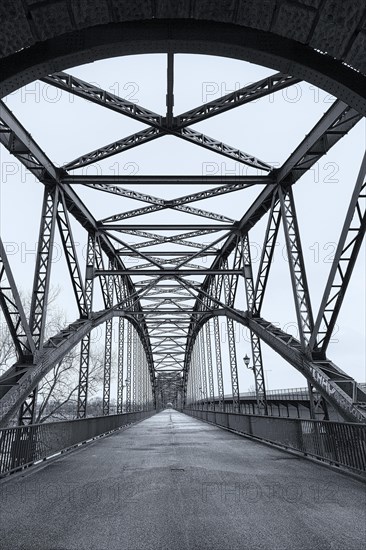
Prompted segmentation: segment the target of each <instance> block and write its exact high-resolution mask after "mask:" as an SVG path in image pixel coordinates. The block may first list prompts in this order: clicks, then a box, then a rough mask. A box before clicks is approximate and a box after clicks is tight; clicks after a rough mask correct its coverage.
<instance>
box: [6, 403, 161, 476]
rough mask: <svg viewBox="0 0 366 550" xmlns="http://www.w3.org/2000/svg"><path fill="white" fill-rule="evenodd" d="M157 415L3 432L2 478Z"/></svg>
mask: <svg viewBox="0 0 366 550" xmlns="http://www.w3.org/2000/svg"><path fill="white" fill-rule="evenodd" d="M153 414H155V411H151V410H150V411H139V412H132V413H123V414H118V415H111V416H97V417H92V418H84V419H81V420H68V421H65V422H50V423H45V424H33V425H30V426H17V427H15V428H5V429H2V430H0V476H3V475H5V474H8V473H11V472H13V471H16V470H19V469H21V468H24V467H26V466H29V465H31V464H34V463H36V462H39V461H42V460H45V459H46V458H50V457H51V456H53V455H56V454H58V453H60V452H62V451H65V450H68V449H71V448H72V447H75V446H76V445H78V444H80V443H83V442H85V441H89V440H92V439H94V438H96V437H99V436H101V435H103V434H106V433H109V432H112V431H114V430H118V429H119V428H122V427H123V426H126V425H127V424H132V423H134V422H138V421H139V420H143V419H145V418H148V417H149V416H152V415H153Z"/></svg>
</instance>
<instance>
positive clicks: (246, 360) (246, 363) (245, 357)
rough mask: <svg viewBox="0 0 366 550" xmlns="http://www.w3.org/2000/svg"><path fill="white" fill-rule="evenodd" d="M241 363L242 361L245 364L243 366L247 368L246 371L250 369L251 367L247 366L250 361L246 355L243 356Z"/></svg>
mask: <svg viewBox="0 0 366 550" xmlns="http://www.w3.org/2000/svg"><path fill="white" fill-rule="evenodd" d="M243 361H244V363H245V366H246V368H247V369H252V367H250V366H249V363H250V359H249V357H248V355H247V354H245V355H244V357H243Z"/></svg>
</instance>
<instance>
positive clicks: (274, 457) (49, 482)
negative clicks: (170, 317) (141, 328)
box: [0, 410, 366, 550]
mask: <svg viewBox="0 0 366 550" xmlns="http://www.w3.org/2000/svg"><path fill="white" fill-rule="evenodd" d="M0 492H1V504H0V549H1V550H18V549H19V550H20V549H21V550H155V549H156V550H196V549H197V550H199V549H200V550H246V549H248V550H315V549H319V550H338V549H339V550H360V549H361V548H362V547H363V543H364V541H365V534H366V533H365V530H366V527H365V526H366V513H365V485H364V484H363V483H361V482H359V481H357V480H355V479H352V478H350V477H348V476H345V475H342V474H339V473H337V472H334V471H332V470H330V469H328V468H325V467H322V466H320V465H317V464H314V463H312V462H310V461H307V460H305V459H303V458H298V457H295V456H293V455H290V454H286V453H285V452H282V451H279V450H277V449H273V448H271V447H268V446H266V445H263V444H261V443H258V442H254V441H251V440H249V439H245V438H243V437H241V436H238V435H234V434H232V433H230V432H227V431H225V430H222V429H220V428H217V427H214V426H211V425H208V424H205V423H203V422H200V421H199V420H196V419H193V418H191V417H188V416H186V415H183V414H181V413H178V412H175V411H173V410H167V411H164V412H161V413H159V414H157V415H155V416H153V417H151V418H149V419H147V420H144V421H143V422H141V423H139V424H137V425H135V426H132V427H131V428H128V429H127V430H124V431H121V432H117V433H116V434H113V435H111V436H109V437H106V438H104V439H101V440H99V441H96V442H94V443H92V444H89V445H86V446H84V447H82V448H80V450H77V451H74V452H72V453H69V454H67V455H64V456H63V457H61V458H59V459H57V460H54V461H52V462H50V463H48V464H46V466H44V467H41V468H37V467H35V468H34V469H33V470H32V468H31V469H30V470H28V472H25V473H24V474H22V475H19V474H17V475H16V476H14V477H13V478H11V479H8V480H5V481H3V482H1V483H0Z"/></svg>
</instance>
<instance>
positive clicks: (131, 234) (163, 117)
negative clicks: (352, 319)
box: [0, 51, 366, 426]
mask: <svg viewBox="0 0 366 550" xmlns="http://www.w3.org/2000/svg"><path fill="white" fill-rule="evenodd" d="M174 61H175V52H174V51H169V52H168V54H167V81H166V112H165V113H164V114H159V113H155V112H154V111H152V110H149V109H148V108H145V107H144V106H141V105H140V104H139V105H137V104H135V103H133V102H131V101H128V100H126V99H123V98H121V97H118V95H116V94H113V93H110V92H108V91H106V90H103V89H102V88H100V87H98V86H97V85H94V84H91V83H88V82H85V81H83V80H81V79H80V78H77V77H75V76H73V75H72V74H69V73H67V72H63V71H58V72H55V73H53V74H46V75H43V78H42V80H43V82H44V83H46V84H47V85H48V86H54V87H56V88H58V89H60V90H62V91H63V92H64V93H66V94H70V95H71V96H77V97H79V98H82V99H84V100H86V101H89V102H92V103H93V104H95V105H96V106H99V108H100V109H108V110H111V111H113V112H114V113H116V114H118V115H120V116H121V117H124V116H126V117H129V118H131V119H133V120H134V121H136V122H140V123H143V124H144V125H145V126H146V127H145V128H144V129H143V130H140V131H138V132H136V133H135V134H133V135H129V136H123V137H121V139H118V140H117V141H115V142H113V143H108V144H106V145H103V144H101V145H100V147H98V148H97V149H95V150H93V151H87V152H85V153H84V154H82V155H80V156H78V157H76V158H74V159H73V160H70V161H69V162H67V163H65V164H64V165H63V166H62V167H61V168H58V167H56V165H55V164H54V163H53V162H52V161H51V160H50V159H49V158H48V157H47V155H46V154H45V152H43V150H42V149H41V148H40V146H39V145H38V144H37V142H36V141H35V139H34V138H33V137H32V136H31V134H30V133H29V132H28V131H27V130H26V129H25V128H24V127H23V126H22V124H21V123H20V122H19V120H18V119H17V118H16V117H15V115H14V114H13V113H12V112H11V110H10V109H9V108H8V107H7V105H6V104H5V103H4V102H1V104H0V143H1V146H2V147H3V148H4V149H5V150H7V151H8V152H9V153H10V154H11V155H13V156H14V157H15V159H16V160H17V162H19V163H20V164H21V165H22V166H24V167H25V169H26V170H27V171H29V172H30V173H32V174H33V175H34V176H35V177H36V179H37V181H38V182H39V184H40V185H43V188H44V199H43V206H42V212H41V216H40V230H39V238H38V249H37V254H36V265H35V271H34V283H33V291H32V299H31V305H30V312H29V315H26V312H25V311H26V308H25V307H24V304H22V300H21V298H20V293H19V291H18V288H17V285H16V282H15V281H16V274H15V275H14V274H13V272H12V270H11V267H10V263H9V259H8V257H7V254H6V249H5V247H4V246H3V244H2V242H1V241H0V284H1V286H0V305H1V309H2V313H3V316H4V319H5V321H6V323H7V326H8V330H9V333H10V335H11V338H12V341H13V344H14V349H15V352H16V355H17V362H16V364H15V365H13V366H12V367H10V368H9V369H8V370H7V371H6V372H5V373H4V374H3V375H2V376H1V377H0V404H1V410H2V413H3V415H2V425H4V426H5V425H7V423H9V421H10V420H11V419H12V417H14V416H15V415H18V417H19V423H20V424H29V423H32V422H33V421H34V415H35V410H36V401H37V387H38V384H39V382H40V381H41V380H42V378H43V377H44V376H45V375H46V374H47V373H48V372H49V371H50V370H51V369H52V368H53V367H54V366H55V365H56V364H58V363H59V362H60V361H62V359H63V358H64V357H65V355H66V354H67V353H68V352H69V351H70V350H72V349H73V348H74V347H75V346H78V345H79V344H80V371H79V385H78V400H77V401H78V402H77V413H76V414H77V417H78V418H84V417H86V416H87V415H88V387H89V375H90V373H89V371H90V355H91V348H92V345H91V331H92V330H93V329H95V328H96V327H98V326H100V325H103V326H104V329H105V340H104V361H103V373H104V377H103V388H102V393H103V415H109V414H111V412H112V410H111V398H112V396H111V388H112V386H113V384H112V381H113V377H114V375H116V386H117V388H116V391H117V399H116V405H117V411H116V412H117V413H118V414H120V413H123V412H136V411H148V410H151V409H153V408H156V409H160V408H164V407H167V406H173V407H176V408H179V409H181V408H184V407H190V408H192V409H202V410H211V411H213V410H216V411H225V408H226V410H228V412H234V413H239V412H240V411H241V396H240V387H239V386H240V380H241V379H242V377H243V376H248V372H247V371H245V372H244V366H243V365H242V363H241V360H240V361H238V346H237V342H236V328H237V327H246V328H247V329H248V333H249V336H250V343H249V346H250V347H251V358H250V360H251V365H250V368H251V369H252V371H253V375H254V383H255V393H256V400H257V409H256V411H255V412H256V413H257V414H260V415H267V414H268V407H267V399H266V385H265V376H264V364H263V353H262V344H263V343H264V344H265V345H267V346H269V347H270V348H271V349H272V350H273V351H274V352H276V353H277V354H278V355H279V356H281V357H282V359H283V360H285V361H287V362H288V363H289V365H291V366H292V367H294V368H296V369H297V370H298V371H299V372H301V374H303V375H304V376H305V377H306V379H307V382H308V387H309V391H310V401H311V411H312V417H313V418H318V419H327V418H329V415H328V407H329V406H332V407H333V408H334V409H335V410H336V411H337V412H338V413H339V414H340V415H342V416H343V418H344V419H346V420H350V421H354V422H364V421H366V410H365V404H366V393H365V391H364V390H363V389H362V388H361V387H360V386H359V385H358V384H357V382H356V381H355V380H354V379H353V378H352V377H351V376H350V375H348V374H347V373H346V372H344V371H343V370H341V369H340V368H339V367H338V366H336V365H335V364H334V363H333V362H332V361H331V359H330V358H328V356H327V349H328V344H329V341H330V338H331V336H332V333H333V330H334V327H335V323H336V320H337V318H338V315H339V312H340V309H341V305H342V302H343V301H344V298H345V294H346V290H347V288H348V285H349V282H350V279H351V274H352V271H353V269H354V266H355V264H356V260H357V257H358V254H359V252H360V249H361V245H362V240H363V237H364V234H365V228H366V215H365V202H366V200H365V198H366V188H365V186H366V181H365V174H366V156H365V158H364V160H363V162H362V166H361V169H360V172H359V176H358V178H357V181H356V186H355V189H354V192H353V194H352V197H351V201H350V204H349V208H348V211H347V213H346V219H345V221H344V224H343V229H342V231H341V235H340V238H339V241H338V245H337V249H336V252H335V254H334V258H333V261H332V265H331V268H330V272H329V276H328V280H327V283H326V287H325V289H324V293H323V297H322V300H321V303H320V307H319V309H318V311H315V309H314V313H313V308H312V305H311V292H310V288H309V285H308V279H307V272H306V266H305V259H304V254H303V250H302V245H301V226H300V223H299V218H298V215H297V210H298V209H300V208H301V204H300V203H299V202H297V201H296V202H297V204H296V207H295V198H294V192H293V188H294V186H295V184H296V183H297V181H298V180H300V178H302V176H304V175H305V174H307V173H308V172H309V170H311V169H312V168H313V167H314V165H315V164H316V163H317V162H319V161H320V160H321V159H322V158H323V157H324V156H325V155H326V154H327V153H328V152H329V151H330V150H331V149H332V148H333V147H334V146H335V145H336V144H337V143H338V142H339V141H340V140H341V139H342V138H343V137H344V136H345V135H346V134H347V133H348V132H349V131H350V130H352V129H353V128H354V127H355V126H356V125H357V123H358V122H359V121H360V120H361V115H360V114H359V112H358V111H357V110H356V109H355V108H354V107H352V106H349V105H347V104H346V103H344V102H343V101H341V100H335V101H334V103H333V104H332V105H331V106H330V108H329V109H328V110H327V112H326V113H325V114H324V115H323V116H322V117H321V119H320V120H319V121H318V122H317V123H316V124H315V126H314V127H313V128H312V129H311V130H310V132H308V134H307V136H306V137H305V138H304V140H303V141H302V142H301V143H300V144H299V145H298V146H297V147H296V149H295V150H294V151H293V152H292V153H291V154H290V155H289V156H288V158H287V159H286V160H285V162H283V163H282V165H281V166H280V167H279V168H275V167H274V166H272V165H271V164H270V163H268V162H265V161H264V160H262V159H260V158H259V157H258V156H256V155H254V154H253V152H246V151H242V150H241V149H239V148H237V147H235V146H232V145H229V144H226V143H224V142H222V141H221V140H219V139H216V138H214V137H210V136H207V135H206V134H203V133H201V132H200V131H198V130H197V129H193V128H192V127H191V126H192V125H193V124H196V123H197V122H204V121H206V120H208V119H210V118H212V117H216V116H218V115H220V114H222V113H225V112H227V111H229V110H232V109H235V108H237V107H239V106H243V108H245V107H244V106H245V105H247V104H251V103H252V102H253V101H255V100H257V99H259V98H263V97H266V96H269V95H270V94H276V93H278V92H279V91H281V90H284V89H286V88H288V87H291V86H294V85H295V84H298V83H299V82H300V79H299V78H297V77H295V76H292V75H287V74H285V73H283V72H278V73H275V74H273V75H271V76H269V77H266V78H264V79H261V80H259V81H258V82H255V83H253V84H250V85H248V86H245V87H242V88H240V89H239V90H236V91H235V92H231V93H229V94H226V95H223V96H222V97H220V98H217V99H215V100H212V101H210V102H206V103H205V104H203V105H199V106H198V107H195V108H193V109H191V110H189V111H187V112H184V113H181V114H176V113H175V112H174V82H175V67H174ZM163 136H171V137H173V138H177V141H178V142H179V140H184V141H186V142H188V143H190V144H193V145H197V146H198V147H200V148H202V149H205V150H208V151H210V152H211V153H216V154H218V155H221V156H223V157H225V158H229V159H231V160H233V161H235V162H237V163H239V164H240V166H245V167H248V168H249V170H250V169H251V170H252V171H253V169H255V170H256V174H255V175H240V176H232V175H228V176H224V175H223V176H217V175H216V176H215V175H210V176H202V175H189V176H188V175H184V174H178V175H165V176H159V175H145V176H140V175H133V176H128V177H127V176H121V175H115V176H110V175H107V174H106V175H103V173H98V175H88V174H87V173H83V174H81V173H80V171H78V169H80V168H84V167H87V166H89V165H94V164H95V163H96V162H99V161H102V160H104V159H107V158H110V157H112V156H114V155H116V154H121V153H125V152H126V151H130V150H132V149H134V148H136V147H139V146H141V145H142V144H144V143H148V142H152V141H156V140H159V139H160V138H162V137H163ZM249 173H251V172H249ZM150 185H152V186H154V185H159V186H167V188H169V189H170V190H172V189H173V190H175V189H178V188H179V186H182V185H183V186H184V185H186V186H189V193H186V194H180V193H176V194H175V196H174V197H173V198H171V197H170V198H168V197H169V195H168V194H167V196H166V197H164V196H163V197H161V196H155V194H151V195H150V194H149V193H147V192H146V191H145V190H146V188H147V187H148V186H150ZM139 186H141V187H142V188H143V189H144V191H143V192H140V191H139V190H138V189H139ZM193 186H197V187H198V188H199V190H198V191H197V192H192V187H193ZM77 188H83V190H86V191H88V195H87V196H89V197H92V196H94V197H95V200H96V201H97V200H98V196H100V194H102V193H103V194H105V196H107V195H108V196H109V197H110V199H111V201H110V204H111V205H112V206H113V207H114V205H120V204H122V203H121V202H120V201H121V199H129V200H133V201H136V202H137V203H138V207H137V208H131V209H130V210H129V209H126V208H125V209H124V210H122V208H119V206H116V207H114V209H111V210H110V212H109V213H108V215H107V216H105V217H104V218H103V219H99V220H98V219H96V218H95V217H94V216H93V214H92V211H93V201H92V200H91V199H90V204H87V201H85V203H84V201H83V200H82V199H81V198H80V196H79V195H78V193H77V192H76V189H77ZM246 189H251V190H258V193H257V196H256V198H255V199H254V201H253V202H252V203H251V204H250V206H249V208H247V209H245V211H243V213H242V217H241V218H240V219H239V220H235V219H233V218H232V213H231V212H226V213H224V212H216V211H215V209H212V210H211V209H207V208H209V207H207V203H208V201H209V200H211V199H215V198H217V197H221V196H222V197H223V196H224V195H225V196H226V195H231V196H232V199H233V201H234V200H235V198H236V197H237V196H239V195H238V194H239V193H245V192H246ZM241 196H243V195H242V194H241V195H240V197H241ZM114 199H115V200H114ZM117 199H118V200H117ZM200 201H204V205H205V208H200V207H199V206H198V203H199V202H200ZM215 204H217V202H216V203H215ZM243 204H244V203H243ZM121 210H122V211H121ZM165 211H170V212H172V213H173V218H171V219H174V215H175V214H176V215H177V216H178V215H179V220H187V219H188V218H187V217H185V216H188V217H189V221H188V222H186V223H184V222H180V223H175V222H172V221H169V222H168V223H163V222H159V223H155V224H154V223H150V222H149V219H150V218H149V215H150V214H152V213H159V215H160V213H161V215H163V213H164V212H165ZM192 217H193V218H192ZM71 218H73V222H74V221H75V222H77V223H78V224H79V225H80V227H82V229H83V231H84V232H85V239H86V242H87V247H86V258H85V260H83V261H82V260H81V259H80V258H79V256H78V253H77V249H76V245H75V239H74V235H73V229H72V225H71V221H70V220H71ZM162 219H164V218H163V217H162ZM192 219H194V221H193V222H192ZM262 219H263V221H264V235H263V245H262V248H261V253H260V257H259V262H258V265H256V266H254V264H253V261H252V258H251V246H250V243H251V230H252V229H253V227H254V226H256V224H257V223H258V222H260V221H261V220H262ZM280 228H281V230H283V232H284V236H285V244H286V252H287V258H288V268H289V275H290V280H291V288H289V290H288V292H289V299H290V300H291V302H292V304H293V306H294V310H295V312H296V325H297V329H298V334H299V337H298V338H297V337H294V336H293V335H291V334H288V333H286V332H285V331H284V330H282V329H281V328H279V326H278V325H277V323H276V319H272V320H270V321H268V320H266V319H264V318H263V317H262V310H263V304H264V302H265V300H266V299H268V298H269V297H268V296H267V295H268V281H269V279H270V276H271V264H272V262H273V258H274V253H275V248H276V245H277V241H278V235H279V231H280ZM55 234H57V235H58V236H59V237H60V240H61V244H62V248H63V251H64V256H65V261H66V264H67V270H68V274H69V278H70V282H71V285H72V290H73V296H74V299H75V304H76V306H77V310H78V312H79V318H78V319H77V320H75V322H73V323H71V324H70V325H69V326H68V327H65V329H64V330H63V331H61V332H60V333H57V334H48V331H47V302H48V295H49V289H50V284H51V265H52V250H53V246H54V239H55ZM130 260H133V262H134V264H133V267H129V261H130ZM96 282H98V285H96V284H95V283H96ZM99 291H100V295H101V301H102V303H103V309H102V310H100V311H95V309H94V304H95V299H94V298H95V294H96V292H99ZM243 303H245V310H243V306H242V304H243ZM116 327H117V328H116ZM114 328H116V332H117V339H116V343H117V345H116V346H114V338H113V334H114ZM225 338H226V339H227V340H226V342H225V345H224V344H223V342H224V339H225ZM114 348H115V349H114ZM248 349H249V348H248ZM114 351H115V354H114ZM114 357H115V358H116V360H115V361H114ZM115 362H116V369H114V366H115V365H114V363H115ZM114 370H116V372H115V373H114ZM242 371H243V372H242ZM228 395H229V398H228Z"/></svg>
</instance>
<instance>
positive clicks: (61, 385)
mask: <svg viewBox="0 0 366 550" xmlns="http://www.w3.org/2000/svg"><path fill="white" fill-rule="evenodd" d="M59 294H60V289H59V288H53V289H51V292H50V298H49V300H48V312H47V313H48V315H47V329H46V339H48V338H49V337H50V336H52V335H54V334H57V333H58V332H59V331H60V330H62V329H63V328H64V327H65V326H67V324H68V322H67V319H66V314H65V312H64V311H63V310H62V309H60V308H59V307H58V306H57V298H58V296H59ZM24 302H25V310H26V311H29V309H30V298H29V297H28V298H26V299H25V300H24ZM0 328H1V341H0V374H1V373H2V372H4V371H5V370H7V369H8V368H9V367H10V366H11V365H12V364H13V363H14V362H15V361H16V354H15V348H14V345H13V341H12V338H11V335H10V332H9V330H8V328H7V325H6V322H5V320H4V318H3V315H2V313H1V312H0ZM79 361H80V346H76V347H75V348H73V349H72V350H71V351H70V352H69V353H68V354H67V355H66V356H65V357H64V358H63V360H62V361H61V362H60V363H58V364H57V365H56V366H55V367H53V369H51V371H50V372H49V373H48V374H47V375H46V376H45V377H44V378H43V379H42V381H41V382H40V384H39V386H38V394H37V407H36V419H35V422H36V423H42V422H47V421H48V422H50V421H55V420H66V419H67V420H69V419H72V418H76V412H77V393H78V383H79ZM103 370H104V352H103V350H102V349H101V348H97V349H94V350H93V351H92V353H91V356H90V370H89V385H88V393H89V396H90V397H93V396H95V395H96V394H97V392H98V390H99V389H100V387H101V384H102V381H103ZM91 409H93V407H91ZM93 416H94V415H93Z"/></svg>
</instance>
